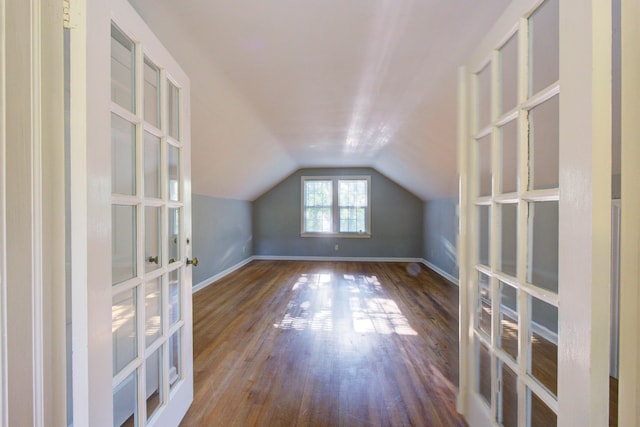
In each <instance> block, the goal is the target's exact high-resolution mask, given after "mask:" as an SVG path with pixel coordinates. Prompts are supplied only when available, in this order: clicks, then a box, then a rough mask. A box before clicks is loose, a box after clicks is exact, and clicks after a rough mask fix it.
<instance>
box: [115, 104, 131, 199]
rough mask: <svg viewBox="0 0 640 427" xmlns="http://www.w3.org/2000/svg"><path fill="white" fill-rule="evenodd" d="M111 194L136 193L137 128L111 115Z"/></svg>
mask: <svg viewBox="0 0 640 427" xmlns="http://www.w3.org/2000/svg"><path fill="white" fill-rule="evenodd" d="M111 192H112V193H115V194H127V195H130V194H135V193H136V127H135V125H133V124H132V123H129V122H128V121H126V120H125V119H123V118H121V117H120V116H118V115H116V114H111Z"/></svg>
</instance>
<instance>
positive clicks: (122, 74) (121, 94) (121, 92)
mask: <svg viewBox="0 0 640 427" xmlns="http://www.w3.org/2000/svg"><path fill="white" fill-rule="evenodd" d="M134 64H135V49H134V44H133V42H131V40H129V38H128V37H127V36H125V35H124V34H122V33H121V32H120V31H119V30H118V29H117V28H116V27H115V26H113V25H112V26H111V101H113V102H115V103H116V104H118V105H120V106H121V107H124V108H126V109H127V110H129V111H131V112H133V113H135V111H136V105H135V98H134V93H135V91H134V88H135V86H134V85H135V81H136V79H135V67H134Z"/></svg>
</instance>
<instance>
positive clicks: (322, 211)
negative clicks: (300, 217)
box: [305, 208, 332, 233]
mask: <svg viewBox="0 0 640 427" xmlns="http://www.w3.org/2000/svg"><path fill="white" fill-rule="evenodd" d="M331 223H332V222H331V208H306V209H305V231H307V232H310V233H330V232H331Z"/></svg>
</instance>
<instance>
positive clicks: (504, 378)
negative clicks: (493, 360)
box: [497, 360, 518, 427]
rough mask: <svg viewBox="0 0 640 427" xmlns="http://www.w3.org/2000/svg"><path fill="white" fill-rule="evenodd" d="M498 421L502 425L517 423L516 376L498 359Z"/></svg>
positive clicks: (510, 425)
mask: <svg viewBox="0 0 640 427" xmlns="http://www.w3.org/2000/svg"><path fill="white" fill-rule="evenodd" d="M498 378H499V381H500V385H501V386H500V391H499V393H498V408H497V409H498V422H499V423H500V424H501V425H503V426H504V427H517V425H518V377H517V375H516V373H515V372H513V371H512V370H511V369H510V368H509V367H508V366H507V365H506V364H505V363H503V362H502V361H500V360H498Z"/></svg>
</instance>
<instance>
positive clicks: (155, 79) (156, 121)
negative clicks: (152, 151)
mask: <svg viewBox="0 0 640 427" xmlns="http://www.w3.org/2000/svg"><path fill="white" fill-rule="evenodd" d="M144 120H145V121H146V122H147V123H149V124H152V125H153V126H155V127H157V128H159V127H160V71H159V70H158V68H157V67H156V66H155V65H153V63H152V62H151V61H149V58H146V57H145V58H144Z"/></svg>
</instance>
